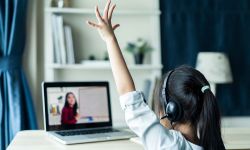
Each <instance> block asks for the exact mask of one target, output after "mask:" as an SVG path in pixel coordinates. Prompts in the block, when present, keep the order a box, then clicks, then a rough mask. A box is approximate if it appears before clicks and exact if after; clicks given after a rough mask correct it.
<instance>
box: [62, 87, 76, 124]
mask: <svg viewBox="0 0 250 150" xmlns="http://www.w3.org/2000/svg"><path fill="white" fill-rule="evenodd" d="M77 109H78V104H77V101H76V97H75V95H74V93H72V92H68V93H66V96H65V104H64V107H63V109H62V115H61V123H62V125H72V124H76V122H77V121H78V120H79V118H80V115H79V113H78V112H77Z"/></svg>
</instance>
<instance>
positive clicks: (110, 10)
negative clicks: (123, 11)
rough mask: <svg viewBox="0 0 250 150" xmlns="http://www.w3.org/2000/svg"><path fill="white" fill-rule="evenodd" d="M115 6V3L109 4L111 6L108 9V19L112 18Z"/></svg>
mask: <svg viewBox="0 0 250 150" xmlns="http://www.w3.org/2000/svg"><path fill="white" fill-rule="evenodd" d="M115 7H116V5H115V4H113V5H112V6H111V8H110V9H109V13H108V19H109V20H111V19H112V15H113V11H114V9H115Z"/></svg>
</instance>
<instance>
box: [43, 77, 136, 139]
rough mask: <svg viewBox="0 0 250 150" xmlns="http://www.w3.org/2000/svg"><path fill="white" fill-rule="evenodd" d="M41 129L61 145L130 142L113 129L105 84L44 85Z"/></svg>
mask: <svg viewBox="0 0 250 150" xmlns="http://www.w3.org/2000/svg"><path fill="white" fill-rule="evenodd" d="M42 90H43V110H44V127H45V131H46V132H48V134H49V135H50V136H51V137H53V138H54V139H56V140H57V141H59V142H61V143H63V144H77V143H87V142H97V141H107V140H118V139H129V138H131V137H134V136H135V135H134V134H133V133H132V132H130V131H128V130H120V129H117V128H113V127H112V114H111V107H110V94H109V84H108V82H43V83H42Z"/></svg>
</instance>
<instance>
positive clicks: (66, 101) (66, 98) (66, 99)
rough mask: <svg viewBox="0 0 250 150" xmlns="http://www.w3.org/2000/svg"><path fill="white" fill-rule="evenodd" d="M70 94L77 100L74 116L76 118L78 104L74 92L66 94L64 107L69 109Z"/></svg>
mask: <svg viewBox="0 0 250 150" xmlns="http://www.w3.org/2000/svg"><path fill="white" fill-rule="evenodd" d="M70 94H72V95H73V96H74V98H75V104H74V106H73V114H74V116H75V115H76V114H77V109H78V104H77V101H76V97H75V95H74V93H73V92H68V93H66V96H65V103H64V107H69V102H68V96H69V95H70Z"/></svg>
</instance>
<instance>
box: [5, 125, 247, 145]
mask: <svg viewBox="0 0 250 150" xmlns="http://www.w3.org/2000/svg"><path fill="white" fill-rule="evenodd" d="M222 133H223V140H224V143H225V146H226V148H227V149H250V128H223V129H222ZM117 148H119V150H143V147H142V146H141V145H139V144H136V143H134V142H131V141H129V140H118V141H108V142H98V143H88V144H77V145H63V144H61V143H58V142H57V141H55V140H53V139H52V138H50V137H48V135H47V134H46V133H45V132H44V131H41V130H38V131H21V132H19V133H18V134H17V135H16V137H15V138H14V140H13V141H12V143H11V144H10V145H9V147H8V150H34V149H35V150H79V149H86V150H117Z"/></svg>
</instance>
